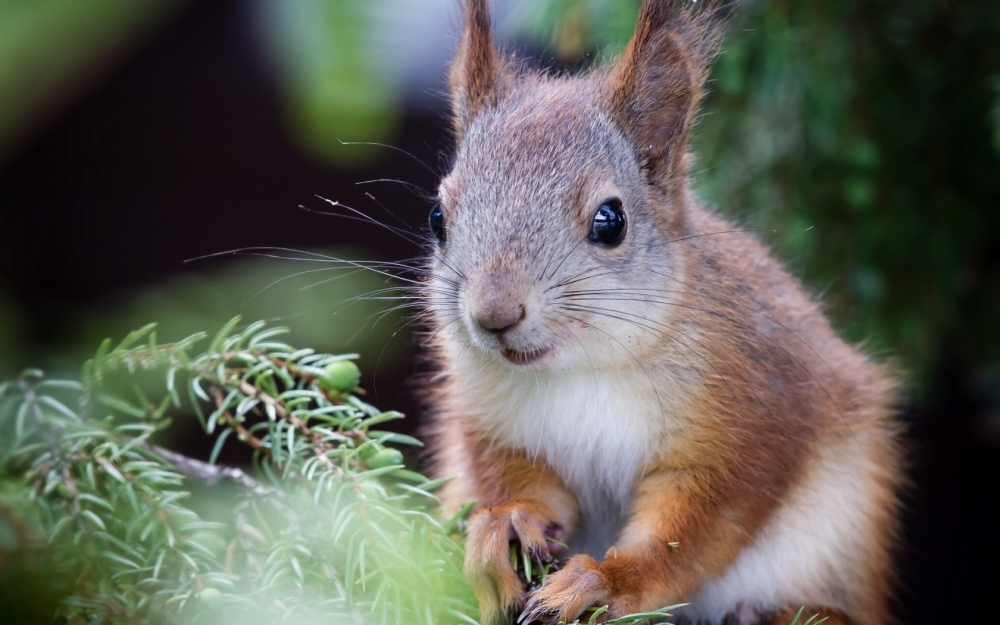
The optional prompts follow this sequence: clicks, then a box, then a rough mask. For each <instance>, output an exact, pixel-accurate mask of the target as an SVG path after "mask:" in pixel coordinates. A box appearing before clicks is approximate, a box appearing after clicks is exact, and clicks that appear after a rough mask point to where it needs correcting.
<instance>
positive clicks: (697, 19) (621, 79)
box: [608, 0, 726, 184]
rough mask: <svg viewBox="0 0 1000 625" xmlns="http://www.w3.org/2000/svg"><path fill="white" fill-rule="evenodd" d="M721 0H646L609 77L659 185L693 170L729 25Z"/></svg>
mask: <svg viewBox="0 0 1000 625" xmlns="http://www.w3.org/2000/svg"><path fill="white" fill-rule="evenodd" d="M725 8H726V7H725V6H724V5H722V4H721V3H720V2H718V1H716V0H644V1H643V3H642V8H641V9H640V10H639V17H638V20H637V22H636V28H635V34H634V35H633V36H632V41H630V42H629V45H628V48H627V49H626V51H625V54H624V55H623V57H622V59H621V60H620V61H619V63H618V65H617V66H616V67H615V68H614V69H613V70H612V72H611V75H610V78H609V83H608V86H609V101H608V105H609V108H610V111H611V114H612V116H613V117H614V118H615V119H616V120H617V121H618V123H619V124H620V125H621V127H622V128H624V129H625V131H626V132H627V133H628V134H629V135H630V136H631V137H632V138H633V140H634V142H635V146H636V149H637V150H638V151H639V154H640V156H641V159H642V161H643V162H644V163H645V164H646V168H647V170H648V172H649V175H650V181H651V182H652V183H654V184H662V183H665V182H669V181H675V180H678V179H682V178H683V177H684V176H685V175H686V174H687V171H686V163H687V158H686V155H687V151H688V147H689V145H688V144H689V142H690V135H691V127H692V126H693V125H694V118H695V114H696V113H697V110H698V105H699V103H700V102H701V97H702V93H703V89H704V85H705V80H706V78H707V75H708V67H709V65H710V64H711V61H712V59H713V58H714V57H715V54H716V52H717V50H718V46H719V41H720V39H721V35H722V32H723V30H724V26H725V19H724V17H723V14H724V11H725Z"/></svg>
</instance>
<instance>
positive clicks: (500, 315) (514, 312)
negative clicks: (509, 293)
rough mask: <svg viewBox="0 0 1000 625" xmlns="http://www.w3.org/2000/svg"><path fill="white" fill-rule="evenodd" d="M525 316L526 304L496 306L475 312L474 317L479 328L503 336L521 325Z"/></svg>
mask: <svg viewBox="0 0 1000 625" xmlns="http://www.w3.org/2000/svg"><path fill="white" fill-rule="evenodd" d="M525 314H526V313H525V310H524V304H510V305H502V304H495V305H493V306H489V307H486V308H483V309H481V310H477V311H475V312H474V313H473V315H472V316H473V318H474V319H475V320H476V323H478V324H479V327H481V328H482V329H484V330H486V331H487V332H492V333H493V334H503V333H504V332H506V331H507V330H510V329H511V328H513V327H514V326H516V325H517V324H519V323H521V320H523V319H524V317H525Z"/></svg>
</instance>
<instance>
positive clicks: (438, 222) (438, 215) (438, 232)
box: [427, 204, 445, 243]
mask: <svg viewBox="0 0 1000 625" xmlns="http://www.w3.org/2000/svg"><path fill="white" fill-rule="evenodd" d="M427 225H429V226H430V227H431V232H433V233H434V236H436V237H437V240H438V242H439V243H444V241H445V236H444V211H443V210H441V205H440V204H435V205H434V208H432V209H431V214H430V217H428V218H427Z"/></svg>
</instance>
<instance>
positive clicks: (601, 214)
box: [587, 198, 628, 246]
mask: <svg viewBox="0 0 1000 625" xmlns="http://www.w3.org/2000/svg"><path fill="white" fill-rule="evenodd" d="M627 225H628V224H627V222H626V221H625V211H624V210H622V201H621V200H619V199H618V198H611V199H610V200H605V201H604V203H603V204H601V205H600V206H599V207H598V208H597V212H596V213H594V222H593V223H592V224H591V225H590V234H589V235H587V240H589V241H590V242H591V243H601V244H603V245H609V246H610V245H618V244H619V243H621V242H622V239H624V238H625V230H626V229H627V228H626V227H627Z"/></svg>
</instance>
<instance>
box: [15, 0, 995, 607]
mask: <svg viewBox="0 0 1000 625" xmlns="http://www.w3.org/2000/svg"><path fill="white" fill-rule="evenodd" d="M457 4H458V3H457V0H219V1H217V2H215V1H214V2H197V3H196V2H193V1H191V0H188V1H183V0H158V1H157V2H133V1H131V0H87V1H86V2H78V1H75V0H31V1H27V0H0V375H3V376H7V375H10V374H12V373H15V372H17V371H18V370H20V369H21V368H23V367H24V366H27V365H29V364H31V365H42V366H45V367H47V368H49V369H51V370H54V371H55V372H56V373H61V372H68V373H69V374H72V373H73V371H74V369H75V367H77V366H78V363H79V362H80V361H81V360H82V357H83V355H84V354H86V353H89V352H90V351H91V350H92V349H93V347H94V346H95V345H96V343H97V342H98V341H99V340H100V339H101V338H103V337H104V336H116V337H120V336H122V335H123V334H124V333H125V332H126V331H128V330H129V329H132V328H135V327H139V326H141V325H143V324H145V323H146V322H148V321H151V320H155V321H159V322H160V323H161V324H163V329H162V330H161V336H162V337H163V338H170V337H171V336H176V337H180V336H182V335H186V334H188V333H190V332H194V331H197V330H203V329H207V328H211V327H214V326H218V325H221V323H222V322H223V321H224V320H225V319H228V318H229V317H231V316H232V315H234V314H243V315H244V317H245V318H247V319H255V318H268V319H271V320H273V321H274V322H277V323H280V324H284V325H289V326H291V327H292V328H293V331H294V335H293V337H291V338H290V340H291V341H292V342H293V343H302V344H309V345H312V346H315V347H316V348H318V349H321V350H326V351H334V352H336V351H351V352H360V353H361V354H362V357H363V360H362V366H363V369H364V370H365V373H366V379H365V380H364V383H365V384H366V386H369V387H375V386H377V387H379V388H377V389H375V394H374V397H373V398H372V399H373V401H375V402H376V403H378V404H379V405H382V406H384V407H387V408H388V407H393V408H397V407H398V408H401V409H403V410H405V411H409V412H413V413H416V412H418V411H419V410H418V405H417V403H416V402H415V400H414V398H413V393H412V388H411V385H412V383H411V382H409V380H410V379H411V378H412V375H413V373H414V372H415V371H419V370H420V369H421V365H420V360H419V355H418V354H417V352H416V350H415V349H414V348H413V345H414V340H413V339H412V337H411V336H410V334H409V328H410V326H407V325H406V324H407V318H406V317H405V315H403V314H402V313H399V312H395V313H391V314H389V315H388V316H387V317H385V318H382V316H381V315H380V314H379V311H380V310H381V307H382V304H383V303H382V302H378V301H361V302H357V303H351V302H350V301H349V300H350V298H353V297H357V296H359V295H362V294H364V293H367V292H370V291H373V290H375V289H379V288H383V287H385V286H386V285H387V280H386V278H384V277H383V276H378V275H372V274H367V275H366V274H361V273H352V272H350V271H338V270H335V269H331V268H330V266H329V265H324V264H317V263H314V262H309V261H279V260H275V259H272V258H260V257H247V256H237V257H233V256H224V257H221V258H212V259H205V260H196V261H193V262H186V261H191V259H196V258H200V257H202V256H204V255H208V254H215V253H218V252H223V251H226V250H231V249H243V248H248V247H252V246H275V247H280V248H287V249H295V250H309V251H319V252H321V253H324V254H329V255H334V256H338V257H339V256H346V257H350V258H364V259H370V260H401V259H406V258H412V257H414V256H417V255H418V254H419V246H417V245H415V244H414V243H413V242H412V241H408V240H406V237H402V238H401V237H397V236H394V235H393V234H391V233H388V232H387V231H386V230H384V229H380V228H378V227H377V226H366V225H363V224H358V223H355V222H351V221H345V220H342V219H331V218H329V217H326V216H323V215H319V214H316V213H315V212H309V211H331V210H332V211H336V210H337V209H333V208H332V207H331V206H329V205H328V204H326V203H325V202H323V201H322V200H320V199H318V198H316V197H315V196H314V194H319V195H322V196H324V197H328V198H330V199H334V200H340V201H342V202H344V203H345V204H347V205H349V206H352V207H356V208H358V209H360V210H363V211H365V212H366V213H368V214H371V215H373V216H374V217H376V218H378V219H380V220H386V221H387V223H391V224H393V225H396V226H400V227H405V228H410V230H407V233H412V234H414V235H417V236H423V234H424V230H423V228H424V226H423V223H424V220H425V217H426V211H427V209H428V204H427V202H426V197H427V196H429V195H430V194H432V193H433V189H434V187H435V185H436V180H437V177H438V176H439V175H440V174H441V173H442V172H444V171H445V170H446V168H447V162H448V158H449V156H448V154H449V150H450V147H451V146H450V138H449V136H448V131H447V128H448V124H447V119H446V111H445V98H444V97H443V92H444V88H445V87H444V82H443V74H444V70H445V67H446V64H447V59H448V57H449V55H450V51H451V49H452V47H453V44H454V41H455V25H456V24H457V18H456V14H457V10H456V8H457V6H456V5H457ZM638 5H639V2H638V0H498V1H497V2H495V3H494V10H495V21H496V24H497V28H498V31H499V36H500V39H501V40H502V41H504V42H505V44H506V45H507V46H508V47H511V48H514V49H516V50H518V51H519V53H521V54H524V55H527V56H529V57H531V58H533V59H536V60H537V63H538V64H540V65H543V66H549V67H569V68H578V67H581V66H584V65H586V64H588V63H590V62H594V60H595V59H601V58H607V57H609V56H611V55H613V54H614V53H615V52H616V51H618V50H620V49H621V48H622V47H623V46H624V43H625V42H626V41H627V39H628V36H629V34H630V32H631V29H632V27H633V24H634V19H635V14H636V10H637V8H638ZM353 142H363V143H364V144H363V145H357V144H354V143H353ZM374 144H386V145H388V146H391V147H388V148H387V147H382V146H381V145H374ZM395 148H398V150H397V149H395ZM695 148H696V153H697V156H698V159H699V160H698V165H697V167H696V174H695V177H696V183H697V186H698V188H699V190H700V192H701V194H702V196H703V198H704V199H705V200H706V201H707V202H709V203H710V204H711V205H712V206H715V207H717V209H718V210H720V211H721V212H723V213H725V214H727V215H730V216H731V217H733V218H734V219H736V220H738V221H739V222H740V223H741V224H744V225H746V226H747V227H749V228H753V229H754V230H756V231H757V233H758V235H759V236H760V237H761V238H762V239H763V240H765V241H766V242H768V243H769V244H770V245H772V246H773V247H774V248H775V249H776V252H777V253H778V254H779V255H780V256H781V257H782V258H784V259H785V260H786V261H787V262H788V264H789V266H790V268H791V270H792V271H793V273H795V274H796V275H798V276H800V277H802V278H803V279H804V281H805V282H806V283H807V284H808V285H809V286H810V288H811V289H813V290H814V291H815V292H816V293H818V294H821V295H822V296H823V298H824V301H825V302H826V304H827V306H828V308H829V311H830V315H831V317H832V318H833V319H834V321H835V323H836V325H837V327H838V328H839V329H840V330H841V332H842V333H843V334H844V335H845V336H847V337H848V338H850V339H851V340H853V341H857V342H863V343H865V344H866V345H867V346H868V348H869V349H870V350H871V351H873V352H874V353H876V354H878V355H880V356H882V357H885V358H888V359H892V360H893V361H895V362H897V363H898V364H899V366H900V368H901V370H902V371H904V372H905V374H906V376H907V380H908V387H907V398H908V399H907V406H906V407H905V415H906V418H907V421H908V424H909V427H910V436H911V440H912V441H913V449H914V460H913V464H914V480H915V482H916V485H917V486H916V488H915V489H914V493H915V494H914V495H913V506H912V508H913V511H914V512H913V516H914V519H915V520H914V521H913V522H912V523H911V524H910V526H909V527H910V529H908V533H907V542H908V544H910V545H914V546H913V547H912V548H910V549H907V550H904V555H903V556H901V557H903V558H904V559H905V561H906V562H907V571H908V572H907V573H906V574H905V575H904V578H905V581H906V587H907V588H908V590H906V591H904V595H903V596H904V598H905V600H904V601H902V602H901V603H902V604H903V605H902V607H901V611H902V612H903V613H904V614H905V615H908V617H910V618H908V620H907V621H906V622H922V619H923V618H924V617H925V616H927V615H934V614H937V615H938V616H940V614H939V612H941V611H949V614H951V615H952V616H953V617H954V618H955V620H957V617H955V614H956V612H955V611H956V610H959V611H960V610H970V611H971V612H970V614H975V610H977V609H978V606H979V605H985V599H982V601H983V603H977V602H978V601H980V598H982V597H985V596H986V593H987V592H988V591H989V592H992V591H991V590H989V589H995V588H996V582H997V580H998V579H1000V564H998V562H1000V544H998V541H1000V538H998V534H1000V532H996V530H995V527H994V525H995V524H994V523H992V522H991V521H990V519H992V518H994V517H993V516H992V513H989V512H987V510H988V509H989V506H991V505H992V503H995V500H996V499H997V496H996V494H995V493H996V492H997V490H998V489H997V488H996V486H995V484H996V480H995V478H996V475H997V473H996V472H997V470H998V469H1000V459H998V457H997V456H998V450H1000V244H998V242H997V241H998V239H1000V3H997V2H996V1H995V0H969V1H966V2H960V3H959V2H951V1H945V0H922V1H918V2H914V1H907V0H812V1H810V2H801V1H800V2H793V1H791V0H756V1H745V2H738V3H734V4H733V13H732V18H731V24H730V28H729V35H728V37H727V39H726V43H725V46H724V49H723V51H722V54H721V56H720V57H719V59H718V61H717V63H716V64H715V66H714V69H713V72H712V81H711V84H710V93H709V95H708V97H707V99H706V102H705V105H704V107H703V110H702V116H701V120H700V123H699V126H698V128H697V136H696V146H695ZM400 150H402V151H405V152H406V153H407V154H404V153H402V152H401V151H400ZM380 181H381V182H380ZM386 181H388V182H386ZM400 182H402V183H404V184H399V183H400ZM359 183H364V184H359ZM410 185H412V186H410ZM411 191H413V192H411ZM368 194H371V195H370V196H369V195H368ZM299 205H303V206H305V208H306V209H307V210H306V211H303V210H300V209H299V208H298V206H299ZM339 212H340V213H341V214H347V212H346V211H345V210H343V209H340V210H339ZM397 219H398V221H397ZM403 223H405V224H406V225H405V226H404V225H403ZM407 236H409V234H408V235H407ZM276 253H277V254H278V255H289V254H288V253H287V252H276ZM292 255H293V254H292ZM330 278H336V279H334V280H330ZM345 304H346V305H345ZM397 331H398V333H397ZM376 367H377V368H378V370H379V374H378V376H376V375H374V371H375V369H376ZM370 372H371V373H370ZM984 492H985V493H989V494H990V495H989V496H986V497H984V495H983V493H984ZM935 610H937V612H935Z"/></svg>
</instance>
